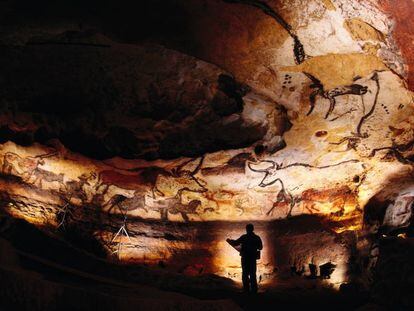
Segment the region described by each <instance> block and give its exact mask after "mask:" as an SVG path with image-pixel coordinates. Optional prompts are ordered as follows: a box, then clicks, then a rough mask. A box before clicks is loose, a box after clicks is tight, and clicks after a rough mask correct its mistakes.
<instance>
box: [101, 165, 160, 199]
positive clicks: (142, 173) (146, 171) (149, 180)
mask: <svg viewBox="0 0 414 311" xmlns="http://www.w3.org/2000/svg"><path fill="white" fill-rule="evenodd" d="M137 170H138V169H137ZM160 174H163V175H168V173H167V172H166V171H165V170H164V169H163V168H160V167H155V166H154V167H148V168H141V169H139V170H138V172H137V173H133V174H122V173H119V172H117V171H115V170H104V171H101V172H99V174H98V182H97V183H96V186H95V188H96V190H99V189H100V188H101V187H102V186H106V187H108V186H110V185H114V186H117V187H119V188H122V189H127V190H135V189H137V188H140V187H146V188H149V189H152V190H153V192H157V194H159V191H157V189H156V182H157V178H158V176H159V175H160Z"/></svg>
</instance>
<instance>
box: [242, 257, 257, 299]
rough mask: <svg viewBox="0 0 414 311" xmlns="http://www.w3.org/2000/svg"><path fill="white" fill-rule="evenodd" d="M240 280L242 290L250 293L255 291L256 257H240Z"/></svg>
mask: <svg viewBox="0 0 414 311" xmlns="http://www.w3.org/2000/svg"><path fill="white" fill-rule="evenodd" d="M241 264H242V271H243V272H242V281H243V290H244V291H245V292H248V291H249V287H250V290H251V292H252V293H257V278H256V258H250V257H242V258H241Z"/></svg>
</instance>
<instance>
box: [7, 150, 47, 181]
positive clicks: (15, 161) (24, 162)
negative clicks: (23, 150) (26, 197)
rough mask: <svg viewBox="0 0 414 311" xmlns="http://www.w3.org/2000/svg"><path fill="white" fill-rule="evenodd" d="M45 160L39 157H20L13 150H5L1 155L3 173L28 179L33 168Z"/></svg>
mask: <svg viewBox="0 0 414 311" xmlns="http://www.w3.org/2000/svg"><path fill="white" fill-rule="evenodd" d="M44 163H45V162H44V160H43V159H42V158H40V157H21V156H19V155H18V154H16V153H14V152H6V153H5V154H4V157H3V166H2V172H3V174H13V175H17V176H19V177H22V178H23V180H28V179H29V178H30V177H31V175H32V174H33V172H34V170H35V169H36V168H37V167H38V166H39V165H43V164H44Z"/></svg>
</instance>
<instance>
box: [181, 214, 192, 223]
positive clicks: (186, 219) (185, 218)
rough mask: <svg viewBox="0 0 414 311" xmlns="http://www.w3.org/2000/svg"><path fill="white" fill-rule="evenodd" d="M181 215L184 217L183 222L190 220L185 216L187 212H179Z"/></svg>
mask: <svg viewBox="0 0 414 311" xmlns="http://www.w3.org/2000/svg"><path fill="white" fill-rule="evenodd" d="M181 216H182V217H183V219H184V221H185V222H189V221H190V219H189V218H188V216H187V213H185V212H181Z"/></svg>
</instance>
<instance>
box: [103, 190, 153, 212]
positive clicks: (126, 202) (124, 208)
mask: <svg viewBox="0 0 414 311" xmlns="http://www.w3.org/2000/svg"><path fill="white" fill-rule="evenodd" d="M107 206H109V208H108V213H110V212H111V211H112V210H113V209H115V208H118V209H119V210H120V211H121V212H122V213H126V212H130V211H134V210H137V209H143V210H144V211H145V212H148V209H147V208H146V203H145V195H144V194H141V193H135V194H134V196H133V197H131V198H128V197H126V196H124V195H122V194H115V195H114V196H113V197H112V198H110V199H109V201H108V202H106V203H105V204H104V205H103V207H107Z"/></svg>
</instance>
